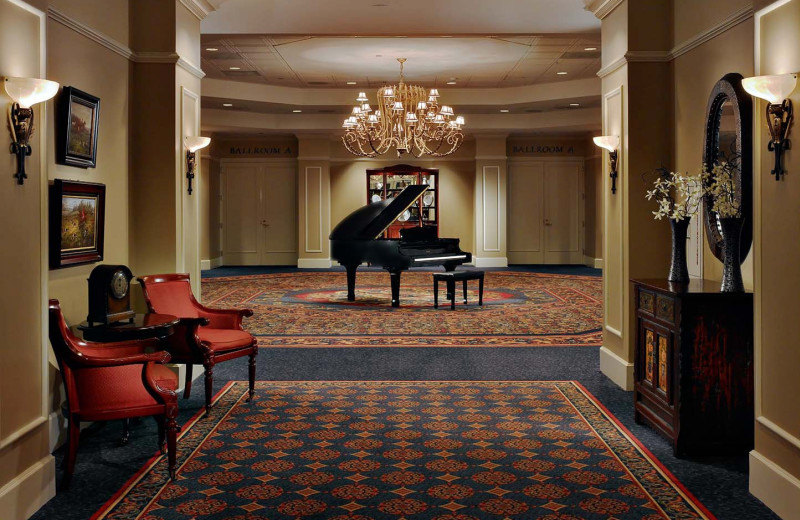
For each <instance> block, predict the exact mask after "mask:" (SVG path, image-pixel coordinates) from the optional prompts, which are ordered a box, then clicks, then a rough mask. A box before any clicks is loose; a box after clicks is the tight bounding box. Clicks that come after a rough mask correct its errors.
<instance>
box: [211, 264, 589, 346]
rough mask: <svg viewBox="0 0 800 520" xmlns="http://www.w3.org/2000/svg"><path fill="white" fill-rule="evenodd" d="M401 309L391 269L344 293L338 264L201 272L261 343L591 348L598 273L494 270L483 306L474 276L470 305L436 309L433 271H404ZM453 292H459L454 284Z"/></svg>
mask: <svg viewBox="0 0 800 520" xmlns="http://www.w3.org/2000/svg"><path fill="white" fill-rule="evenodd" d="M401 281H402V285H401V288H400V307H398V308H392V307H391V303H390V301H391V298H390V293H391V291H390V289H389V275H388V273H386V272H374V271H370V272H359V273H358V277H357V282H356V301H355V302H348V301H347V290H346V278H345V274H344V273H343V272H334V271H325V272H300V273H297V272H294V273H275V274H264V275H255V276H233V277H219V278H205V279H203V282H202V283H203V286H202V291H203V301H204V302H205V303H206V304H207V305H210V306H212V307H248V308H251V309H253V310H254V311H255V316H254V317H253V318H251V319H248V320H247V321H246V322H245V327H246V328H247V329H248V330H250V331H251V332H252V333H253V334H255V335H257V336H259V344H260V345H261V346H262V347H374V346H403V347H464V346H469V347H482V346H504V347H515V346H522V347H534V346H597V345H600V344H601V341H602V332H601V323H602V312H603V310H602V303H601V300H602V279H601V278H599V277H594V276H575V275H562V274H543V273H532V272H511V271H490V272H487V273H486V280H485V287H484V296H483V302H484V305H483V306H478V305H477V302H478V295H477V282H471V283H470V284H469V296H468V300H469V304H468V305H463V304H462V303H461V298H460V297H459V298H457V304H456V309H455V311H451V310H450V307H449V305H447V304H442V301H443V299H444V296H445V294H444V293H445V288H444V284H439V289H440V297H439V298H440V306H439V309H434V308H433V282H432V277H431V273H430V272H404V273H403V275H402V277H401ZM457 292H458V294H459V295H460V293H461V290H460V287H459V288H458V291H457Z"/></svg>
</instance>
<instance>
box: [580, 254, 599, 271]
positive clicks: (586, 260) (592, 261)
mask: <svg viewBox="0 0 800 520" xmlns="http://www.w3.org/2000/svg"><path fill="white" fill-rule="evenodd" d="M583 265H585V266H586V267H593V268H595V269H602V268H603V259H602V258H592V257H591V256H584V257H583Z"/></svg>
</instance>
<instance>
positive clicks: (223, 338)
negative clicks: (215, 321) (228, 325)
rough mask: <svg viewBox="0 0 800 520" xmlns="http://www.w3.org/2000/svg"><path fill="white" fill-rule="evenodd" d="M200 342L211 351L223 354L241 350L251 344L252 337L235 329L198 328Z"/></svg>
mask: <svg viewBox="0 0 800 520" xmlns="http://www.w3.org/2000/svg"><path fill="white" fill-rule="evenodd" d="M197 337H198V338H200V341H202V342H204V343H208V344H209V346H210V347H211V349H212V350H214V351H219V352H224V351H228V350H235V349H237V348H243V347H246V346H248V345H250V344H252V343H253V339H254V338H253V336H251V335H250V334H248V333H247V332H245V331H243V330H237V329H211V328H208V327H200V328H199V329H198V330H197Z"/></svg>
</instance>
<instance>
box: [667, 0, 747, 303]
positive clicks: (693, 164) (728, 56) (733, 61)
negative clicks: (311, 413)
mask: <svg viewBox="0 0 800 520" xmlns="http://www.w3.org/2000/svg"><path fill="white" fill-rule="evenodd" d="M704 3H709V4H714V3H716V8H715V9H714V10H712V11H707V10H705V9H701V10H700V11H699V12H697V13H694V12H693V14H692V17H691V18H692V19H694V18H695V17H698V16H705V17H706V18H705V19H704V20H703V22H704V23H705V24H706V26H711V25H712V24H713V23H714V22H715V21H719V17H720V16H721V17H722V18H723V19H724V18H725V16H726V13H727V14H731V13H733V12H734V11H735V10H736V9H737V8H738V7H741V6H740V5H738V4H740V3H741V2H723V1H718V2H704ZM685 4H686V2H676V5H675V9H676V12H675V16H676V19H678V18H685V17H686V16H687V15H686V11H694V10H695V9H694V6H695V5H696V4H695V3H692V7H691V8H690V7H689V6H687V5H685ZM729 72H738V73H740V74H742V75H743V76H745V77H747V76H752V75H753V20H752V19H750V20H747V21H745V22H743V23H741V24H739V25H737V26H735V27H733V28H731V29H730V30H728V31H726V32H724V33H722V34H720V35H719V36H717V37H716V38H714V39H712V40H710V41H708V42H706V43H704V44H703V45H701V46H699V47H697V48H695V49H693V50H691V51H689V52H687V53H686V54H683V55H681V56H679V57H677V58H676V59H675V61H674V74H675V79H674V85H675V96H674V114H675V116H674V117H675V119H674V126H675V137H674V139H675V158H674V160H673V161H672V164H671V167H672V168H676V169H678V170H680V171H688V172H690V173H693V172H697V171H698V170H699V168H700V167H701V165H702V163H703V134H704V129H705V120H706V107H707V105H708V97H709V95H710V94H711V90H712V89H713V88H714V85H715V84H716V83H717V81H719V80H720V78H722V76H724V75H725V74H727V73H729ZM754 117H755V119H757V120H759V121H760V120H761V117H760V114H755V116H754ZM703 237H704V240H703V244H704V247H703V249H704V253H703V277H704V278H707V279H709V280H721V279H722V262H720V261H719V260H717V258H716V257H715V256H714V255H713V254H712V253H711V250H710V249H709V247H708V241H707V239H706V238H705V233H704V234H703ZM742 277H743V278H744V281H745V286H746V287H747V288H748V289H752V288H753V254H752V249H751V253H750V255H748V257H747V259H746V260H745V262H744V264H743V265H742Z"/></svg>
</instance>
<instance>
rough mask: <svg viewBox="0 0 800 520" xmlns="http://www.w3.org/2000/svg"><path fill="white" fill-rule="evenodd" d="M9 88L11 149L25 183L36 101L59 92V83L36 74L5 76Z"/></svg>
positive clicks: (18, 174)
mask: <svg viewBox="0 0 800 520" xmlns="http://www.w3.org/2000/svg"><path fill="white" fill-rule="evenodd" d="M3 83H5V89H6V93H7V94H8V96H9V97H10V98H11V100H12V101H13V102H12V103H11V104H10V105H9V107H8V128H9V129H10V130H11V153H13V154H14V155H16V156H17V173H15V174H14V177H16V178H17V184H24V183H25V179H27V178H28V175H27V174H26V173H25V157H28V156H29V155H30V154H31V152H32V151H33V150H32V149H31V145H29V144H28V140H29V139H30V138H31V136H32V135H33V109H32V108H31V107H32V106H33V105H35V104H36V103H41V102H42V101H47V100H48V99H50V98H52V97H53V96H55V95H56V92H58V83H56V82H55V81H48V80H46V79H36V78H5V80H4V81H3Z"/></svg>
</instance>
